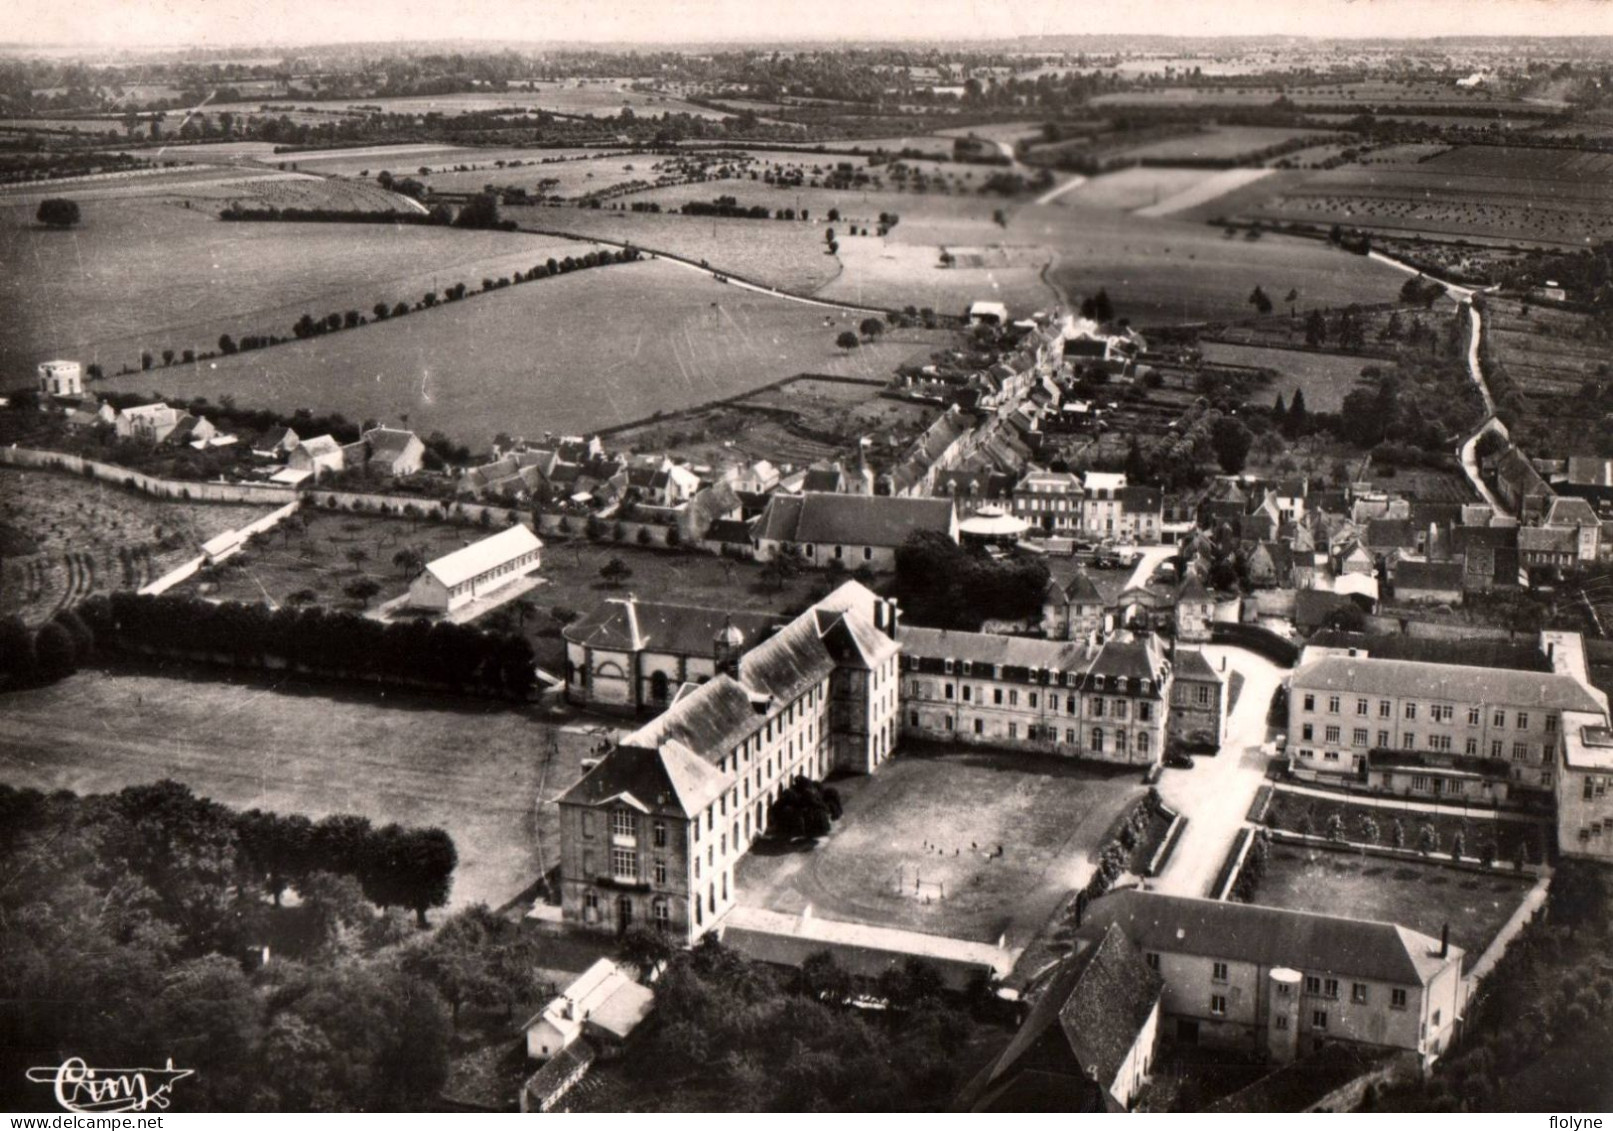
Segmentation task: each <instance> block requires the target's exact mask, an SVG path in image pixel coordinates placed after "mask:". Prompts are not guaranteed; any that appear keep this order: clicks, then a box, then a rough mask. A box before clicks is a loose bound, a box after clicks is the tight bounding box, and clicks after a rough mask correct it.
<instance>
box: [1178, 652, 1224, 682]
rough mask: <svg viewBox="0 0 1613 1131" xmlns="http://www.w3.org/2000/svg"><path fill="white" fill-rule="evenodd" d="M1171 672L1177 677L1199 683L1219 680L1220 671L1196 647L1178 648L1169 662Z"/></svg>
mask: <svg viewBox="0 0 1613 1131" xmlns="http://www.w3.org/2000/svg"><path fill="white" fill-rule="evenodd" d="M1171 672H1172V673H1173V674H1174V675H1175V677H1176V678H1177V679H1188V680H1197V681H1199V682H1201V683H1208V682H1210V681H1212V680H1213V681H1214V682H1216V683H1220V682H1221V673H1220V672H1218V671H1216V670H1215V668H1214V667H1212V666H1211V664H1210V661H1209V660H1207V659H1206V658H1205V656H1204V653H1203V652H1201V651H1199V650H1198V649H1197V648H1182V649H1178V651H1177V653H1176V657H1175V659H1174V661H1173V662H1172V664H1171Z"/></svg>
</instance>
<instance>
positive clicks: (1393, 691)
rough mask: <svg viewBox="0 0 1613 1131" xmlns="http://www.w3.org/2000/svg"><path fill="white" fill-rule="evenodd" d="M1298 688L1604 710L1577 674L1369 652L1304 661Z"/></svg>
mask: <svg viewBox="0 0 1613 1131" xmlns="http://www.w3.org/2000/svg"><path fill="white" fill-rule="evenodd" d="M1293 687H1294V690H1295V691H1296V692H1297V691H1300V690H1304V691H1341V692H1351V693H1354V694H1358V695H1383V696H1400V697H1403V698H1407V699H1435V700H1445V701H1448V702H1454V703H1475V702H1476V703H1486V704H1505V705H1506V706H1510V707H1540V708H1543V709H1546V710H1561V711H1599V710H1601V704H1600V703H1598V702H1597V701H1596V699H1595V698H1594V697H1593V696H1592V695H1591V693H1590V691H1588V690H1587V689H1586V687H1585V685H1584V684H1582V683H1580V682H1579V681H1578V680H1576V679H1574V678H1573V677H1572V676H1566V675H1558V674H1556V673H1554V672H1525V671H1515V670H1511V669H1507V668H1481V667H1471V666H1468V665H1463V664H1433V663H1422V662H1419V661H1416V660H1380V659H1373V658H1370V657H1365V656H1324V657H1322V658H1321V659H1318V660H1313V661H1311V662H1310V663H1307V664H1303V665H1301V666H1300V667H1299V668H1298V669H1297V670H1296V671H1295V672H1294V676H1293Z"/></svg>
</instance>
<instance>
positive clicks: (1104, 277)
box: [904, 204, 1404, 326]
mask: <svg viewBox="0 0 1613 1131" xmlns="http://www.w3.org/2000/svg"><path fill="white" fill-rule="evenodd" d="M904 223H905V221H904ZM1007 235H1008V238H1012V239H1014V240H1015V241H1016V242H1023V243H1035V242H1040V243H1043V244H1045V245H1047V246H1049V247H1051V248H1053V249H1055V250H1056V251H1057V253H1058V259H1057V262H1056V263H1055V264H1054V266H1053V268H1052V269H1051V270H1050V271H1049V276H1050V278H1051V279H1052V281H1053V283H1054V284H1055V285H1056V286H1057V287H1058V288H1060V289H1061V290H1062V291H1063V292H1064V294H1065V295H1066V296H1067V297H1068V298H1069V300H1070V301H1071V302H1072V303H1079V302H1080V299H1081V297H1082V296H1083V295H1091V294H1095V293H1097V291H1098V289H1099V288H1100V287H1102V288H1105V289H1107V290H1108V292H1109V296H1110V298H1111V299H1113V300H1114V304H1115V310H1116V312H1117V313H1118V314H1119V315H1120V316H1121V317H1125V318H1130V319H1131V320H1132V321H1133V322H1134V323H1136V324H1137V325H1139V326H1149V325H1162V324H1168V323H1177V322H1200V321H1212V320H1226V319H1236V318H1240V317H1244V316H1246V315H1247V313H1248V311H1249V306H1248V298H1249V292H1250V291H1252V290H1253V289H1254V287H1255V286H1256V285H1257V284H1258V285H1260V286H1262V287H1264V288H1265V290H1266V292H1267V293H1268V294H1286V293H1287V292H1288V291H1289V290H1290V289H1294V290H1298V291H1299V293H1300V294H1301V295H1302V296H1305V301H1306V302H1307V304H1314V305H1316V306H1342V305H1346V304H1348V303H1351V302H1362V303H1367V302H1385V301H1388V300H1390V299H1392V298H1393V297H1394V296H1395V294H1396V293H1398V291H1399V289H1400V286H1401V284H1402V283H1403V282H1404V276H1402V275H1401V274H1400V273H1399V272H1397V271H1395V270H1393V269H1391V268H1389V267H1386V266H1385V265H1384V264H1381V263H1377V262H1375V261H1373V260H1370V259H1367V258H1366V257H1364V256H1358V255H1350V254H1348V253H1346V252H1342V251H1339V250H1337V249H1335V248H1331V247H1328V246H1327V245H1325V244H1322V243H1319V242H1316V241H1312V240H1299V239H1288V238H1284V237H1280V236H1266V237H1265V238H1264V239H1260V240H1246V239H1243V238H1242V237H1231V238H1229V237H1227V236H1226V235H1224V234H1223V233H1221V232H1219V231H1217V230H1215V229H1213V228H1209V227H1206V226H1204V225H1201V224H1190V223H1185V222H1183V221H1180V220H1176V219H1173V218H1162V219H1140V218H1138V217H1135V216H1127V215H1123V214H1117V213H1114V212H1101V211H1098V210H1096V209H1092V210H1076V209H1071V208H1060V207H1058V206H1057V205H1056V204H1054V205H1046V206H1033V207H1026V208H1021V209H1020V210H1018V211H1017V212H1016V213H1014V215H1013V217H1012V218H1011V221H1010V223H1009V226H1008V233H1007Z"/></svg>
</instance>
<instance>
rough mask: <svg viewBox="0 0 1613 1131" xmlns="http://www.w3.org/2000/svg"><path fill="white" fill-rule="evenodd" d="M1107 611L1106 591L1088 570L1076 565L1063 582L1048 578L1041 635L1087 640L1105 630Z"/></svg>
mask: <svg viewBox="0 0 1613 1131" xmlns="http://www.w3.org/2000/svg"><path fill="white" fill-rule="evenodd" d="M1104 612H1105V602H1104V600H1103V594H1102V593H1100V592H1099V591H1098V587H1097V585H1096V584H1094V583H1093V581H1092V578H1090V577H1089V576H1087V572H1086V570H1084V569H1077V570H1076V571H1075V574H1074V575H1073V576H1072V577H1071V578H1070V580H1069V581H1067V582H1065V583H1064V584H1062V585H1060V584H1059V582H1058V581H1057V580H1056V579H1054V578H1049V579H1048V582H1047V588H1046V589H1045V590H1044V591H1043V593H1042V635H1043V636H1045V637H1047V638H1048V639H1049V640H1088V639H1090V638H1091V637H1093V636H1095V635H1096V634H1098V633H1099V632H1102V631H1103V629H1104Z"/></svg>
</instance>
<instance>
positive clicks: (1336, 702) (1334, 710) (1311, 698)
mask: <svg viewBox="0 0 1613 1131" xmlns="http://www.w3.org/2000/svg"><path fill="white" fill-rule="evenodd" d="M1317 699H1318V696H1317V695H1316V693H1314V692H1309V691H1308V692H1306V693H1305V697H1304V700H1303V703H1304V708H1305V710H1306V711H1311V712H1314V711H1315V710H1316V703H1317ZM1342 703H1343V700H1342V697H1341V696H1338V695H1329V696H1327V713H1328V714H1330V715H1337V714H1339V713H1340V710H1341V707H1342ZM1371 708H1372V704H1371V702H1370V701H1369V700H1367V699H1365V698H1361V697H1357V698H1356V700H1355V713H1356V715H1357V716H1359V717H1361V718H1365V717H1367V716H1368V715H1370V714H1371V713H1372V710H1371ZM1419 709H1420V708H1419V704H1417V703H1414V702H1407V703H1405V704H1404V705H1403V707H1402V711H1401V714H1402V717H1403V718H1406V719H1416V718H1417V712H1418V710H1419ZM1466 710H1467V725H1468V726H1470V727H1476V726H1479V725H1481V724H1482V722H1483V719H1484V709H1483V708H1482V707H1468V708H1467V709H1466ZM1377 714H1378V718H1380V719H1387V718H1392V717H1393V715H1394V702H1393V701H1392V700H1389V699H1379V700H1378V711H1377ZM1428 717H1429V718H1431V719H1433V720H1434V722H1436V723H1454V722H1455V721H1456V708H1455V707H1454V706H1452V705H1451V704H1449V703H1431V704H1429V707H1428ZM1545 719H1546V722H1545V727H1546V733H1547V734H1554V733H1556V730H1557V716H1556V715H1553V714H1547V715H1546V716H1545ZM1490 725H1491V726H1493V727H1504V726H1506V725H1507V713H1506V711H1505V710H1504V709H1501V708H1496V709H1494V710H1493V711H1492V712H1491V714H1490ZM1514 729H1516V730H1528V729H1529V712H1528V711H1518V712H1516V721H1515V723H1514Z"/></svg>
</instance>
